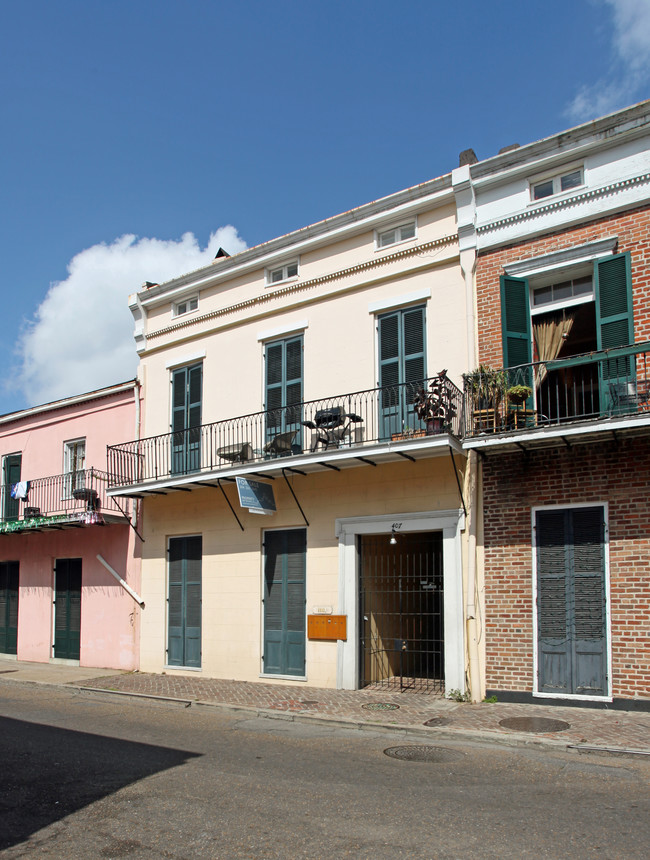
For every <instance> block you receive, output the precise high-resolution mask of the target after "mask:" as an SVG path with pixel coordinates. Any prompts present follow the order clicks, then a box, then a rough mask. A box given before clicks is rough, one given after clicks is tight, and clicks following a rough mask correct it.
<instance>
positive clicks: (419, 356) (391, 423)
mask: <svg viewBox="0 0 650 860" xmlns="http://www.w3.org/2000/svg"><path fill="white" fill-rule="evenodd" d="M377 332H378V339H379V387H380V388H381V389H382V393H381V421H382V437H383V438H385V439H390V437H391V435H392V434H395V433H402V432H404V431H405V429H406V428H410V429H414V428H415V427H416V425H419V421H418V418H417V416H416V414H415V410H414V408H413V401H414V399H415V395H416V393H417V391H418V389H419V388H420V387H421V385H422V382H423V380H424V379H425V378H426V351H425V316H424V307H415V308H403V309H401V310H398V311H392V312H391V313H388V314H384V315H382V316H380V317H379V319H378V322H377Z"/></svg>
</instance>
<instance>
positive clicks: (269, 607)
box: [264, 529, 307, 676]
mask: <svg viewBox="0 0 650 860" xmlns="http://www.w3.org/2000/svg"><path fill="white" fill-rule="evenodd" d="M306 540H307V537H306V532H305V530H304V529H290V530H286V531H268V532H266V533H265V535H264V672H265V674H275V675H293V676H303V675H304V674H305V585H306V583H305V571H306V564H305V554H306Z"/></svg>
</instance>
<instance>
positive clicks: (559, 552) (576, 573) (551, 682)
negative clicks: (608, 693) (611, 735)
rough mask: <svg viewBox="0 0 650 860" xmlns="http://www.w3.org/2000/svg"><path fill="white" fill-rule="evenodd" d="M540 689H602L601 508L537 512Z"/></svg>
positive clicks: (576, 691) (593, 692)
mask: <svg viewBox="0 0 650 860" xmlns="http://www.w3.org/2000/svg"><path fill="white" fill-rule="evenodd" d="M536 534H537V537H536V542H537V631H538V667H539V691H540V692H544V693H557V694H559V695H568V694H573V695H593V696H602V695H604V693H605V688H606V629H605V618H606V614H605V546H604V520H603V509H602V507H600V506H595V507H589V508H575V509H564V510H546V511H538V512H537V515H536Z"/></svg>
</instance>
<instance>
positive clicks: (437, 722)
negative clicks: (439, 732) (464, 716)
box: [424, 717, 451, 729]
mask: <svg viewBox="0 0 650 860" xmlns="http://www.w3.org/2000/svg"><path fill="white" fill-rule="evenodd" d="M450 722H451V720H450V719H448V718H447V717H432V718H431V719H430V720H427V721H426V723H425V724H424V725H425V726H429V727H430V728H432V729H435V728H437V727H438V726H448V725H449V723H450Z"/></svg>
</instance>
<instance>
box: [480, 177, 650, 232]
mask: <svg viewBox="0 0 650 860" xmlns="http://www.w3.org/2000/svg"><path fill="white" fill-rule="evenodd" d="M649 182H650V173H643V174H642V175H641V176H634V177H631V178H630V179H622V180H621V181H620V182H612V183H610V184H609V185H604V186H602V187H601V188H593V189H591V190H589V191H584V192H583V193H582V194H576V195H575V196H573V197H569V198H564V199H562V200H555V201H553V202H552V203H547V204H546V205H544V206H535V207H533V208H530V209H526V210H525V211H523V212H517V213H516V214H515V215H509V216H508V217H507V218H500V219H499V220H498V221H490V222H488V223H487V224H481V225H479V227H477V232H478V234H479V235H480V236H483V235H485V234H486V233H489V232H492V231H495V230H500V229H503V228H504V227H509V226H510V225H511V224H519V223H522V222H524V221H533V220H534V219H535V218H539V217H540V216H541V215H547V214H548V213H549V212H559V211H561V210H566V209H570V208H571V207H574V206H578V205H579V204H581V203H585V202H587V201H592V200H599V199H602V198H604V197H609V196H612V195H615V194H618V193H620V192H622V191H625V190H627V189H628V188H634V187H635V186H640V185H644V184H646V185H647V184H648V183H649ZM613 208H614V207H613ZM602 214H606V213H605V212H603V213H602Z"/></svg>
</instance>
